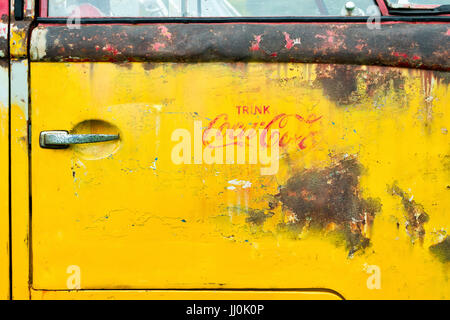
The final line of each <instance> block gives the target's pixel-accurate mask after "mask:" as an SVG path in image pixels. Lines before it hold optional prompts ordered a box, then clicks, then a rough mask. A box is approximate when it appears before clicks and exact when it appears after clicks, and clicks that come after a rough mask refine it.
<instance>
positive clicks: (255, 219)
mask: <svg viewBox="0 0 450 320" xmlns="http://www.w3.org/2000/svg"><path fill="white" fill-rule="evenodd" d="M247 214H248V217H247V218H246V219H245V221H246V222H247V223H250V224H254V225H257V226H261V225H263V224H264V222H265V221H266V220H267V219H268V218H271V217H272V216H273V215H274V213H273V212H268V213H266V212H265V210H253V209H249V210H247Z"/></svg>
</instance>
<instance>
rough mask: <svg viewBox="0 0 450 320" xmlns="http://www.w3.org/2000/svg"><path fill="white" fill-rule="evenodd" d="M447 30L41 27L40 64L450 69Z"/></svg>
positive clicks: (34, 54)
mask: <svg viewBox="0 0 450 320" xmlns="http://www.w3.org/2000/svg"><path fill="white" fill-rule="evenodd" d="M449 30H450V29H449V27H448V24H445V23H435V24H410V23H407V24H402V23H394V24H389V23H383V24H382V27H381V29H380V30H377V29H374V30H371V29H369V28H367V25H366V24H365V23H359V24H356V23H355V24H351V23H345V24H344V23H341V24H338V23H324V24H317V23H292V24H262V23H258V24H233V23H230V24H167V25H83V26H82V27H81V28H80V29H69V28H67V27H66V26H54V25H53V26H50V25H49V26H45V25H40V26H38V27H37V29H36V30H34V31H33V35H32V41H31V49H30V50H31V51H30V52H31V59H32V60H33V61H111V62H124V61H153V62H155V61H174V62H196V61H246V62H249V61H262V62H308V63H340V64H362V65H381V66H395V67H409V68H421V69H434V70H446V71H448V70H450V62H449V59H448V56H449V54H450V52H449V49H450V45H449V43H450V41H448V40H449V36H450V31H449Z"/></svg>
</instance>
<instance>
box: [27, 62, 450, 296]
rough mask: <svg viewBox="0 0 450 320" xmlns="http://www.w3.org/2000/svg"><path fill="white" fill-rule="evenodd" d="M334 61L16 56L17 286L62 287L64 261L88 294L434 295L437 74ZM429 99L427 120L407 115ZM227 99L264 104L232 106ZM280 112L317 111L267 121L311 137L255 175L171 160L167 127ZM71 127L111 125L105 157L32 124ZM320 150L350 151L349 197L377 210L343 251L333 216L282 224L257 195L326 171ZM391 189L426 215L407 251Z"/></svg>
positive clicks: (284, 215)
mask: <svg viewBox="0 0 450 320" xmlns="http://www.w3.org/2000/svg"><path fill="white" fill-rule="evenodd" d="M345 68H346V69H342V67H339V66H334V65H304V64H269V63H266V64H264V63H249V64H240V65H239V66H237V65H236V64H225V63H206V64H195V65H193V64H171V63H157V64H142V63H132V64H129V68H124V67H123V66H120V65H115V64H110V63H64V64H63V63H31V88H32V91H31V92H32V96H31V101H33V107H32V110H31V111H32V115H31V118H32V120H33V128H32V156H31V159H32V162H31V163H32V168H31V172H32V176H31V181H32V196H33V208H32V212H33V220H32V230H33V239H32V240H33V261H32V265H33V288H34V289H36V290H44V289H45V290H65V289H67V288H66V282H67V277H68V275H67V273H66V270H67V267H68V266H70V265H76V266H79V268H80V272H81V278H80V279H81V288H82V289H92V290H95V289H110V290H113V289H121V290H125V289H131V288H132V289H147V288H157V289H187V288H199V289H216V288H221V289H230V288H261V289H265V288H330V289H333V290H336V291H338V292H339V293H341V294H342V295H343V296H345V297H346V298H350V299H352V298H356V299H360V298H364V299H377V298H379V299H403V298H410V299H413V298H414V299H421V298H426V299H432V298H437V299H448V298H449V297H450V295H449V294H450V288H449V283H448V276H449V269H448V263H447V264H445V263H442V262H441V261H439V260H438V259H436V258H435V257H434V256H433V255H431V254H430V252H429V250H428V248H429V246H430V245H432V244H434V243H435V242H436V237H435V236H433V232H434V230H445V232H447V230H448V227H449V222H450V221H449V217H448V215H447V214H446V212H448V211H449V210H450V201H449V196H448V193H449V192H450V191H449V187H448V185H449V177H450V176H449V171H448V170H449V169H448V168H449V165H448V157H449V153H450V149H449V145H450V144H449V142H450V140H449V135H448V134H445V133H444V132H445V131H443V130H442V128H447V126H448V124H449V123H450V114H449V112H448V110H447V109H448V102H447V101H448V100H449V99H448V98H449V97H448V84H447V83H445V82H444V81H440V80H439V79H437V78H436V80H435V82H434V83H433V86H432V87H431V89H429V90H431V91H428V92H427V94H425V93H424V92H426V90H425V91H424V90H423V89H424V84H428V82H427V81H428V80H427V79H430V75H432V76H433V77H438V76H439V75H438V74H434V73H433V72H431V71H408V70H407V69H395V68H381V67H376V68H375V67H358V66H348V67H345ZM339 73H344V74H348V75H352V77H353V79H355V82H350V83H345V82H342V81H344V80H342V79H352V77H344V78H342V77H337V76H336V75H337V74H339ZM339 81H341V82H339ZM49 83H51V84H52V85H51V86H49V85H48V84H49ZM339 90H340V91H339ZM58 92H59V93H61V94H57V93H58ZM55 93H56V95H55ZM62 93H64V94H62ZM430 95H432V96H433V100H432V102H429V103H432V106H433V107H432V111H430V112H432V117H429V116H423V111H422V110H423V108H424V107H427V101H426V99H427V96H430ZM49 101H51V103H49ZM155 106H161V107H157V108H156V107H155ZM238 106H241V107H242V106H270V109H269V110H270V113H268V114H255V115H251V114H242V113H239V110H241V111H242V110H243V109H239V108H238ZM155 109H156V110H155ZM284 113H286V114H297V115H299V116H302V117H304V118H305V119H312V118H308V116H310V115H314V116H317V117H321V118H320V121H317V122H314V123H313V124H311V126H309V127H305V126H304V125H302V126H299V125H297V122H289V121H288V122H287V123H286V125H285V126H284V125H282V128H281V129H283V130H285V132H288V133H291V134H293V135H295V134H297V135H307V134H308V133H310V132H314V134H313V135H312V136H313V137H314V139H313V138H311V139H310V140H307V141H306V142H305V144H304V145H303V146H304V147H305V148H303V149H302V148H300V149H299V147H298V144H295V143H289V144H287V145H286V146H285V147H284V148H282V150H283V153H282V155H281V160H280V170H279V172H278V173H277V174H276V175H275V176H261V174H260V171H259V165H226V164H222V165H218V164H214V165H175V164H174V163H172V161H171V156H170V154H171V150H172V148H173V146H174V142H172V141H171V139H170V137H171V133H172V132H173V131H174V130H176V129H179V128H184V129H187V130H192V128H193V123H194V121H196V120H197V121H198V120H200V121H202V122H203V125H204V126H205V127H206V126H207V125H208V123H210V122H211V121H212V120H213V119H214V118H215V117H217V116H219V115H221V114H227V119H226V121H227V122H228V123H230V124H237V123H243V124H250V123H255V122H265V123H266V124H267V123H269V122H270V121H271V120H272V119H273V118H274V116H276V115H279V114H284ZM86 120H102V121H105V122H107V123H109V124H111V125H112V126H114V127H116V128H117V129H118V130H119V131H120V135H121V140H120V146H119V148H118V149H114V150H116V151H115V152H114V153H113V154H111V155H110V156H107V157H101V159H95V160H93V159H85V158H83V157H82V156H80V154H79V153H77V152H76V148H73V147H72V148H69V149H65V150H49V149H41V148H40V147H39V142H38V139H39V133H40V132H41V131H44V130H73V128H75V127H76V126H77V125H78V124H79V123H81V122H83V121H86ZM222 120H223V119H222ZM223 121H225V120H223ZM222 123H223V122H222ZM305 128H307V129H308V130H306V129H305ZM93 130H94V129H93ZM93 132H95V133H100V132H98V131H93ZM291 137H292V135H291ZM332 155H341V156H345V155H349V156H352V157H356V158H357V159H358V161H359V163H360V164H361V166H362V167H363V168H364V169H363V171H362V172H361V174H360V176H359V177H358V188H359V189H358V192H359V193H360V194H361V197H362V198H364V199H367V198H374V199H379V201H380V202H381V205H382V207H381V211H380V212H378V213H377V214H376V215H375V218H374V222H373V227H372V228H371V230H368V229H367V228H366V229H364V231H363V235H364V236H367V237H368V238H369V240H370V245H369V246H368V247H366V248H365V249H361V250H358V251H356V252H353V253H352V254H349V251H348V248H346V246H345V245H344V244H343V242H342V239H341V235H340V234H339V228H340V226H339V225H338V224H332V223H328V224H326V226H325V228H324V230H315V229H314V228H313V227H312V224H311V225H308V223H306V224H305V225H304V226H303V227H302V229H295V228H291V229H289V228H290V227H291V226H292V224H293V223H294V222H295V219H296V218H297V216H296V215H295V213H293V212H289V210H286V208H284V207H283V206H278V207H276V208H271V205H270V204H269V203H270V202H271V201H272V200H271V199H272V197H274V196H276V195H277V193H279V188H280V187H282V186H283V185H285V184H286V182H287V181H288V179H289V178H290V177H292V176H293V175H294V173H296V172H300V171H301V170H305V169H306V170H307V169H312V168H325V167H327V166H330V164H332V161H333V159H332ZM230 181H248V182H249V183H250V184H251V185H249V184H248V183H246V184H239V183H234V184H230V183H229V182H230ZM394 182H396V183H397V184H398V186H399V187H401V188H402V189H403V190H405V191H407V193H408V194H410V195H413V196H414V200H415V201H416V202H417V203H420V204H421V206H423V208H424V210H425V212H426V213H427V214H428V216H429V221H428V222H426V223H425V224H424V229H425V237H424V241H423V243H422V244H420V243H412V241H411V238H410V235H408V233H407V229H406V227H405V222H406V220H405V212H404V210H405V209H404V207H403V206H402V203H401V199H400V198H399V197H395V196H393V195H392V194H391V193H389V192H388V191H387V186H388V185H392V184H393V183H394ZM244 185H245V186H246V188H244V187H243V186H244ZM230 186H231V187H232V188H229V187H230ZM311 199H313V198H311ZM252 213H254V214H255V216H251V215H252ZM255 219H262V220H255ZM256 221H258V222H257V223H255V222H256ZM311 223H312V222H311ZM280 225H283V226H284V227H285V228H281V229H280V228H279V227H280ZM355 226H356V224H355ZM352 232H353V231H352ZM367 265H371V266H373V265H375V266H377V268H379V269H376V270H380V273H381V282H380V283H381V287H380V288H379V289H376V288H375V289H374V288H369V287H368V285H367V283H368V277H369V276H370V275H369V274H368V273H367V272H366V267H365V266H367ZM375 287H376V286H375ZM42 294H44V293H43V292H41V291H39V292H38V293H36V297H43V296H42ZM46 294H47V293H46ZM67 294H69V293H57V292H53V293H51V297H53V298H54V297H65V296H67ZM83 294H84V293H83ZM85 294H86V295H83V296H84V297H94V295H92V296H91V295H90V293H88V292H86V293H85ZM33 295H34V294H33ZM111 295H113V296H116V297H119V296H121V295H119V293H118V294H117V295H116V294H114V293H111ZM72 297H75V294H74V295H73V296H72Z"/></svg>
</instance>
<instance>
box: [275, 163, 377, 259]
mask: <svg viewBox="0 0 450 320" xmlns="http://www.w3.org/2000/svg"><path fill="white" fill-rule="evenodd" d="M362 170H363V168H362V166H361V164H360V163H359V162H358V159H357V158H356V157H353V156H338V157H335V158H334V160H333V163H332V165H330V166H329V167H326V168H320V169H317V168H313V169H305V170H302V171H300V172H298V173H296V174H295V175H293V176H292V177H291V178H290V179H288V181H287V183H286V185H284V186H282V187H281V188H280V193H279V194H277V195H276V196H275V199H277V201H278V203H279V204H281V205H282V209H283V211H284V212H285V214H286V215H291V217H290V219H289V220H290V221H291V222H289V221H288V222H286V223H283V224H282V225H281V226H280V227H281V228H282V229H290V230H297V231H301V230H303V229H304V228H305V227H306V228H308V229H315V230H324V231H326V232H331V231H333V232H338V233H340V234H342V235H344V238H345V242H346V247H347V249H348V250H349V254H350V255H352V254H353V253H355V252H356V251H358V250H360V249H364V248H366V247H368V246H369V244H370V240H369V234H370V229H371V226H372V223H373V220H374V217H375V214H376V213H377V212H379V211H380V210H381V202H380V200H379V199H374V198H367V199H364V198H363V197H362V196H361V191H360V186H359V177H360V175H361V172H362ZM274 206H276V204H275V203H274V202H270V203H269V207H271V208H273V207H274Z"/></svg>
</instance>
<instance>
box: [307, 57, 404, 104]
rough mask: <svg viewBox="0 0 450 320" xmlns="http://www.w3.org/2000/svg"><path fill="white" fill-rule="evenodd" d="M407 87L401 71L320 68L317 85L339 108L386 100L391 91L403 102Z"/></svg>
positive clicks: (344, 66)
mask: <svg viewBox="0 0 450 320" xmlns="http://www.w3.org/2000/svg"><path fill="white" fill-rule="evenodd" d="M404 84H405V77H404V76H403V75H402V73H401V71H399V70H387V69H382V68H379V67H369V68H368V69H367V68H364V67H361V66H355V65H318V67H317V77H316V80H315V83H314V85H315V86H316V87H319V88H322V89H323V92H324V94H325V96H326V97H328V98H329V99H330V100H332V101H334V102H336V103H337V104H338V105H349V104H353V103H358V102H361V101H362V99H363V98H365V97H367V98H373V97H374V96H375V95H376V94H378V95H382V96H383V97H384V96H386V93H387V92H388V91H389V90H393V91H394V92H395V93H396V95H397V99H400V98H401V97H403V96H404V95H405V94H404ZM358 86H359V87H360V89H359V90H358Z"/></svg>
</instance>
